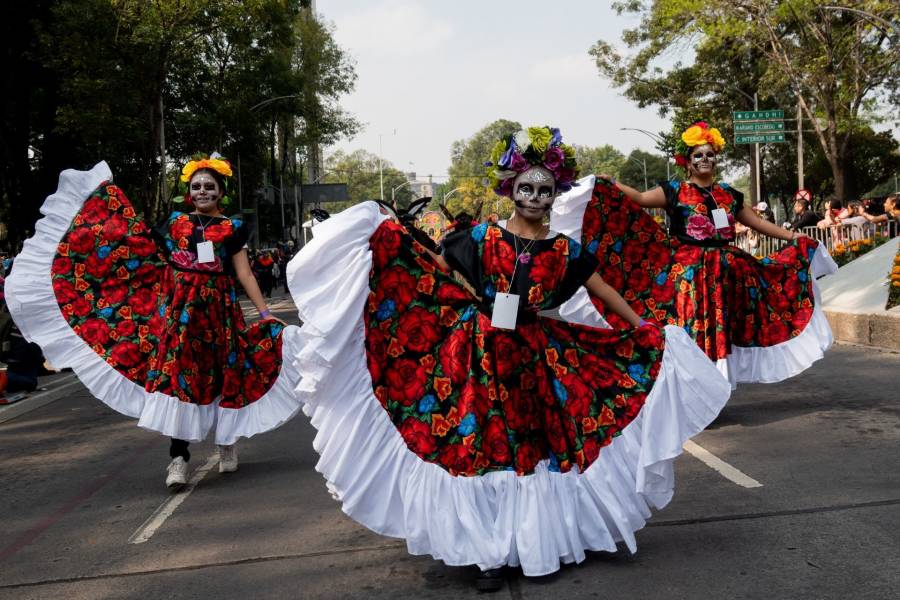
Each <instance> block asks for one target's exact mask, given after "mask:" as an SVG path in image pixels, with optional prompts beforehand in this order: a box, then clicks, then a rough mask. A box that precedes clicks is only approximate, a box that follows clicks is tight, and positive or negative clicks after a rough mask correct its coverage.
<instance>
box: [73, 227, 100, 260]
mask: <svg viewBox="0 0 900 600" xmlns="http://www.w3.org/2000/svg"><path fill="white" fill-rule="evenodd" d="M67 241H68V242H69V250H71V251H72V252H74V253H76V254H86V253H87V252H89V251H90V250H91V249H92V248H93V247H94V245H95V243H96V236H95V235H94V232H93V231H91V229H90V228H89V227H79V228H78V229H75V230H73V231H72V232H71V233H70V234H69V236H68V240H67Z"/></svg>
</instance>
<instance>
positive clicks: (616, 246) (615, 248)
mask: <svg viewBox="0 0 900 600" xmlns="http://www.w3.org/2000/svg"><path fill="white" fill-rule="evenodd" d="M612 249H613V252H621V251H622V240H618V241H617V242H616V243H615V244H613V247H612Z"/></svg>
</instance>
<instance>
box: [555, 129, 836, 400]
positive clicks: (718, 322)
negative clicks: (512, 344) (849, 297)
mask: <svg viewBox="0 0 900 600" xmlns="http://www.w3.org/2000/svg"><path fill="white" fill-rule="evenodd" d="M724 145H725V141H724V140H723V139H722V136H721V135H720V134H719V131H718V130H717V129H715V128H710V127H709V126H708V125H707V124H706V123H703V122H698V123H696V124H694V125H693V126H691V127H690V128H688V129H687V130H686V131H684V132H683V133H682V135H681V138H680V140H679V144H678V148H677V154H676V162H677V163H678V164H679V165H680V166H683V167H684V168H685V169H686V170H687V173H688V179H687V180H686V181H680V182H678V181H667V182H662V183H661V184H660V185H659V186H658V187H655V188H653V189H651V190H649V191H646V192H639V191H638V190H636V189H634V188H632V187H629V186H627V185H625V184H623V183H621V182H618V183H617V182H615V180H613V179H612V178H610V177H608V176H605V175H600V176H599V178H594V177H589V178H586V179H585V180H584V181H583V184H584V186H583V188H582V189H581V190H579V191H577V192H572V193H570V194H567V195H566V196H564V197H563V198H561V199H560V201H559V202H558V203H557V205H556V206H555V207H554V214H553V216H552V218H551V222H552V224H553V226H554V227H556V228H558V229H559V230H560V231H563V232H565V233H567V234H568V235H571V236H573V237H576V238H578V239H580V240H581V241H582V243H583V244H584V246H585V247H586V249H587V251H588V252H589V253H590V254H592V255H594V256H596V257H597V259H598V262H599V266H598V271H597V272H598V273H600V274H601V275H602V276H603V278H604V280H606V281H607V282H608V283H609V284H610V285H611V286H612V287H613V288H615V289H616V290H618V291H619V292H620V293H621V294H622V295H623V296H624V297H625V299H626V300H627V301H628V303H629V304H630V305H631V307H632V308H633V309H634V310H635V311H636V312H637V313H638V314H639V315H641V316H642V317H644V318H646V319H648V320H655V321H657V322H659V323H663V324H669V325H678V326H679V327H683V328H684V330H685V331H687V332H688V333H689V334H690V335H691V337H693V338H694V339H695V340H696V342H697V344H698V345H699V346H700V348H701V349H703V351H704V352H705V353H706V355H707V356H708V357H709V358H710V359H711V360H713V361H716V363H717V366H718V367H719V369H720V371H722V373H723V374H724V375H726V377H727V378H728V379H729V381H730V382H731V384H732V386H735V385H736V384H737V383H739V382H776V381H781V380H783V379H786V378H788V377H791V376H793V375H796V374H798V373H800V372H801V371H803V370H805V369H806V368H808V367H809V366H810V365H811V364H812V363H813V362H815V361H816V360H818V359H819V358H821V357H822V355H823V353H824V351H825V350H827V349H828V348H829V347H830V345H831V343H832V339H833V338H832V335H831V329H830V328H829V326H828V322H827V320H826V319H825V315H824V313H823V312H822V309H821V307H820V306H819V303H818V302H817V300H816V291H815V289H816V286H815V279H816V277H818V276H821V275H825V274H827V273H831V272H834V271H835V270H836V269H837V266H836V265H835V264H834V261H832V260H831V257H830V256H829V255H828V252H827V250H825V248H824V247H823V246H821V245H819V244H818V243H817V242H815V241H814V240H812V239H810V238H808V237H806V236H803V235H802V234H800V233H798V232H793V231H790V230H787V229H784V228H782V227H779V226H777V225H775V224H774V223H770V222H768V221H766V220H764V219H762V218H760V217H759V215H757V214H756V213H755V212H754V211H753V209H752V208H751V207H750V206H746V205H745V204H744V198H743V194H741V193H740V192H739V191H737V190H735V189H733V188H731V187H729V186H728V185H726V184H725V183H716V181H715V174H716V161H717V158H718V153H719V152H720V151H721V150H722V148H723V147H724ZM642 208H658V209H664V210H665V211H666V213H667V215H668V217H669V230H668V232H666V231H665V230H664V229H663V228H662V227H660V225H659V224H657V223H656V221H654V219H653V218H652V217H651V216H650V214H648V213H647V212H645V211H644V210H642ZM736 222H738V223H742V224H743V225H745V226H747V227H749V228H751V229H753V230H755V231H758V232H760V233H763V234H765V235H768V236H770V237H774V238H778V239H782V240H785V241H786V242H787V244H786V245H785V247H784V248H783V249H782V250H780V251H778V252H776V253H774V254H771V255H769V256H766V257H763V258H759V259H757V258H754V257H753V256H751V255H749V254H747V253H746V252H743V251H742V250H740V249H739V248H737V246H735V245H734V242H735V223H736ZM578 302H580V303H581V304H584V303H586V299H584V298H580V299H579V300H578ZM578 302H573V303H571V304H570V305H568V306H566V307H563V308H562V309H561V311H560V312H561V313H562V314H563V315H564V316H565V315H568V314H570V313H575V312H581V313H584V312H585V311H584V307H583V306H581V307H578V306H577V304H578ZM594 304H595V305H596V307H597V309H598V310H599V311H601V312H604V308H603V307H602V306H601V305H600V304H598V303H596V302H595V303H594ZM608 319H609V322H610V323H611V324H612V325H613V326H622V325H623V323H622V321H621V320H620V319H618V318H617V316H616V315H609V316H608ZM576 320H577V321H579V322H581V320H580V319H576ZM587 322H590V320H589V319H588V320H587Z"/></svg>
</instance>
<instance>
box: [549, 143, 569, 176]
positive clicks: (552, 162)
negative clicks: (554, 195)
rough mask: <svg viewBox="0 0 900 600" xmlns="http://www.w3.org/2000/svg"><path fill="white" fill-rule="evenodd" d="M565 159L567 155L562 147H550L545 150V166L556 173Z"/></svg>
mask: <svg viewBox="0 0 900 600" xmlns="http://www.w3.org/2000/svg"><path fill="white" fill-rule="evenodd" d="M565 160H566V155H565V154H563V151H562V149H560V148H550V149H549V150H547V151H546V152H544V166H545V167H547V168H548V169H550V170H551V171H553V172H554V175H556V174H557V173H556V171H557V170H558V169H559V168H560V167H561V166H562V164H563V162H564V161H565Z"/></svg>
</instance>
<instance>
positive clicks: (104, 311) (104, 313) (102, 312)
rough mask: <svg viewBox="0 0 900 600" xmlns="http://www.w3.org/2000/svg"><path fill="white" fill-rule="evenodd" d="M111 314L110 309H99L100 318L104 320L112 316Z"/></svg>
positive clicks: (111, 310)
mask: <svg viewBox="0 0 900 600" xmlns="http://www.w3.org/2000/svg"><path fill="white" fill-rule="evenodd" d="M112 314H113V309H111V308H101V309H100V316H101V317H103V318H104V319H108V318H109V317H111V316H112Z"/></svg>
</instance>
